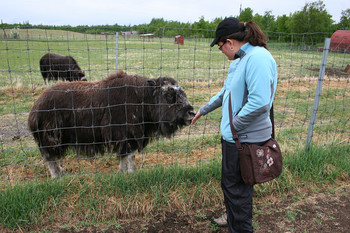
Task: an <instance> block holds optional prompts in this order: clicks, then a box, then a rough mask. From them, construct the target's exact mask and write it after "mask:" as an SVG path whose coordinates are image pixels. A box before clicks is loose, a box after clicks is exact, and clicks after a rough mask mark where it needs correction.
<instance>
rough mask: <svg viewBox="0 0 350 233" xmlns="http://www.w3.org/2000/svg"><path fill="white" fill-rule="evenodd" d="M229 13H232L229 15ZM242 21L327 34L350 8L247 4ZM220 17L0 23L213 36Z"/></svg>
mask: <svg viewBox="0 0 350 233" xmlns="http://www.w3.org/2000/svg"><path fill="white" fill-rule="evenodd" d="M232 16H233V15H232ZM234 17H236V18H238V19H239V20H241V21H243V22H248V21H250V20H254V22H256V23H257V24H258V25H259V26H260V27H261V29H262V30H263V31H265V32H279V33H318V32H322V33H326V34H329V35H331V34H332V33H333V32H334V31H336V30H350V8H348V9H346V10H343V11H342V12H341V19H340V22H339V23H336V24H335V23H334V21H333V20H332V16H331V15H330V14H328V12H327V10H326V8H325V4H324V3H323V1H322V0H318V1H315V2H310V3H306V4H305V6H304V7H303V8H302V9H301V10H300V11H296V12H294V13H290V14H289V16H287V15H282V16H277V17H276V16H274V15H273V14H272V11H266V12H265V13H264V15H260V14H257V13H256V14H254V12H253V9H252V8H250V7H248V8H245V9H243V10H242V11H241V12H240V14H239V15H238V16H234ZM221 20H223V17H218V18H215V19H214V20H212V21H207V20H205V18H204V16H202V17H201V18H200V19H199V20H198V21H196V22H194V23H183V22H178V21H168V20H164V19H163V18H153V19H152V20H151V22H150V23H149V24H140V25H133V26H131V25H128V26H126V25H124V26H121V25H118V24H115V25H96V26H88V25H80V26H76V27H72V26H70V25H65V26H50V25H31V24H30V23H29V22H27V23H23V24H6V23H2V24H0V26H1V27H17V28H18V27H19V28H22V27H26V28H38V29H50V30H70V31H74V32H80V33H90V34H101V33H115V32H116V31H118V32H122V31H138V33H139V34H146V33H152V34H154V35H155V36H174V35H177V34H181V35H183V36H185V37H192V36H194V35H195V36H199V37H213V31H214V30H215V29H216V27H217V25H218V23H219V22H220V21H221ZM165 29H166V30H165Z"/></svg>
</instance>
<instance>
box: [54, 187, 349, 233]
mask: <svg viewBox="0 0 350 233" xmlns="http://www.w3.org/2000/svg"><path fill="white" fill-rule="evenodd" d="M222 211H223V209H217V210H209V209H208V210H194V211H193V213H192V214H191V213H190V212H189V213H187V214H182V213H181V212H166V213H165V215H156V216H154V217H152V218H138V219H125V220H120V221H119V225H112V226H104V227H101V226H99V227H96V226H86V227H84V228H81V229H76V228H75V227H71V228H68V229H67V226H66V227H64V228H59V227H57V228H54V229H52V230H53V231H54V232H60V233H73V232H79V233H85V232H86V233H87V232H96V233H97V232H103V233H113V232H121V233H136V232H137V233H139V232H148V233H156V232H157V233H158V232H162V233H165V232H168V233H172V232H195V233H206V232H218V233H222V232H228V230H227V228H217V227H213V226H212V225H211V224H210V221H211V220H212V219H213V218H214V217H217V216H219V215H220V214H221V213H222ZM196 213H197V214H196ZM198 213H201V214H198ZM59 225H60V223H57V224H56V226H59ZM62 225H64V223H62ZM253 225H254V228H255V232H256V233H265V232H275V233H280V232H281V233H282V232H283V233H286V232H308V233H311V232H317V233H329V232H334V233H349V232H350V184H347V185H345V186H343V187H341V188H338V189H335V190H332V191H326V192H320V193H312V194H305V195H302V196H301V195H300V196H297V197H296V196H287V197H284V198H283V199H282V200H281V201H280V202H278V203H255V205H254V223H253Z"/></svg>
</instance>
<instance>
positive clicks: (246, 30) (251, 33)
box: [219, 20, 267, 49]
mask: <svg viewBox="0 0 350 233" xmlns="http://www.w3.org/2000/svg"><path fill="white" fill-rule="evenodd" d="M238 25H239V28H240V29H241V31H239V32H235V33H232V34H230V35H228V36H223V37H221V38H220V40H219V41H221V42H225V41H226V40H227V39H235V40H238V41H245V42H249V43H250V44H251V45H253V46H260V47H264V48H265V49H267V45H266V36H265V34H264V32H263V31H262V30H261V29H260V27H259V25H257V24H256V23H254V21H253V20H251V21H249V22H247V23H244V22H239V23H238Z"/></svg>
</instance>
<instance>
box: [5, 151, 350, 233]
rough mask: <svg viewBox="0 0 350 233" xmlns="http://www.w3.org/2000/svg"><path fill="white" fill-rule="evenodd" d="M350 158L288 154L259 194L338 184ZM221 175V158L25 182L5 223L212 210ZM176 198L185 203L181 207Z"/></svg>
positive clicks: (11, 190) (14, 193)
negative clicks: (277, 174)
mask: <svg viewBox="0 0 350 233" xmlns="http://www.w3.org/2000/svg"><path fill="white" fill-rule="evenodd" d="M349 154H350V149H349V146H348V145H343V146H333V147H327V148H324V147H317V146H313V147H311V149H310V151H308V152H304V151H299V152H297V153H287V154H284V169H283V172H282V174H281V176H280V177H278V178H277V179H275V180H274V181H271V182H268V183H265V184H261V185H256V186H255V196H256V198H257V199H263V198H264V197H265V196H268V195H271V194H273V195H276V198H277V197H278V196H280V195H287V194H288V193H289V194H292V193H293V192H295V190H308V191H310V190H309V189H310V188H311V187H318V188H320V189H322V188H324V185H326V184H327V186H332V185H333V186H334V185H336V184H337V183H339V182H341V181H342V180H344V177H349V175H350V160H349V158H348V155H349ZM220 177H221V164H220V159H216V160H212V161H210V162H208V163H205V164H200V165H196V166H193V167H187V168H185V167H183V166H178V165H173V166H156V167H154V168H152V169H142V170H140V171H138V172H136V173H134V174H119V173H118V174H112V173H108V174H96V175H93V176H79V177H74V176H73V177H72V176H65V177H63V179H61V180H59V181H56V180H48V181H38V182H35V183H33V182H30V181H28V182H20V183H17V184H13V185H11V186H7V188H6V189H4V190H1V192H0V224H1V225H3V226H4V227H6V228H8V229H15V228H18V227H20V228H21V229H27V230H29V229H31V227H34V226H38V225H40V224H42V223H43V222H44V221H45V222H46V224H47V221H49V222H50V221H51V222H52V223H53V222H55V219H56V218H62V217H63V216H64V215H67V213H69V215H70V217H71V220H70V222H67V224H68V225H70V224H78V223H80V224H81V223H82V222H84V221H86V222H90V223H91V222H93V223H95V224H97V225H98V224H101V223H105V222H110V221H113V219H115V218H116V217H117V218H118V216H125V215H127V216H135V215H140V214H142V213H143V211H144V210H143V209H147V211H150V212H153V213H157V212H162V211H164V210H165V209H166V210H168V211H171V209H176V208H180V206H182V205H186V206H187V207H186V208H190V209H191V208H203V207H204V208H210V206H212V205H215V204H217V203H218V202H219V203H220V202H221V201H222V196H221V195H222V194H221V192H220ZM175 197H176V198H175ZM175 199H176V200H178V202H179V203H175V201H174V200H175ZM180 200H182V201H180ZM111 201H112V202H111ZM140 205H141V206H142V208H143V209H140ZM179 205H180V206H179ZM148 213H149V212H148ZM290 217H293V216H292V215H291V216H290ZM78 219H79V221H78ZM90 225H91V224H90ZM78 227H79V226H78Z"/></svg>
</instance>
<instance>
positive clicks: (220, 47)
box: [219, 40, 227, 51]
mask: <svg viewBox="0 0 350 233" xmlns="http://www.w3.org/2000/svg"><path fill="white" fill-rule="evenodd" d="M226 42H227V40H226V41H225V42H224V43H223V44H222V45H221V46H219V50H220V51H222V46H224V45H225V44H226Z"/></svg>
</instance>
